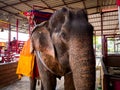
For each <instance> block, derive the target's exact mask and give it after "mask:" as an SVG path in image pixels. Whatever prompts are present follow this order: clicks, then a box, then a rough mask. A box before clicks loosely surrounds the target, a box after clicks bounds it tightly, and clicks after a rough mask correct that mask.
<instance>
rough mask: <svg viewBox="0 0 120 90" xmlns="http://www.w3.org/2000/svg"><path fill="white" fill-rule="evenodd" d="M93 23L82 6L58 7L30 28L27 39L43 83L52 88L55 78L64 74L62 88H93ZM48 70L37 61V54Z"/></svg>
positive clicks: (88, 89) (73, 89) (38, 59)
mask: <svg viewBox="0 0 120 90" xmlns="http://www.w3.org/2000/svg"><path fill="white" fill-rule="evenodd" d="M92 38H93V27H92V25H91V24H90V23H89V22H88V18H87V14H86V13H85V12H84V10H82V9H77V10H70V9H67V8H62V9H60V10H58V11H56V12H55V13H54V14H53V15H52V17H51V18H50V20H49V22H48V23H46V22H43V23H41V24H39V25H38V26H36V27H35V28H34V30H33V33H32V36H31V40H32V45H33V50H34V52H35V54H36V57H37V65H38V69H39V73H40V76H41V81H42V84H43V88H42V90H55V88H56V78H57V77H60V76H64V78H65V82H64V85H65V90H95V57H94V51H93V39H92ZM38 53H40V55H41V58H42V60H43V61H44V62H45V64H46V65H47V66H48V67H49V69H50V70H52V71H53V72H54V73H52V72H50V71H49V70H48V69H46V68H45V67H44V65H43V64H42V63H41V61H40V58H39V54H38Z"/></svg>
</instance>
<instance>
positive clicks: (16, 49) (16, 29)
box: [16, 19, 19, 53]
mask: <svg viewBox="0 0 120 90" xmlns="http://www.w3.org/2000/svg"><path fill="white" fill-rule="evenodd" d="M18 23H19V21H18V19H17V20H16V53H18Z"/></svg>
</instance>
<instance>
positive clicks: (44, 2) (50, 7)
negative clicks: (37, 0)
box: [41, 0, 55, 11]
mask: <svg viewBox="0 0 120 90" xmlns="http://www.w3.org/2000/svg"><path fill="white" fill-rule="evenodd" d="M41 1H42V2H43V3H44V4H45V5H46V6H47V7H48V8H49V9H51V10H53V11H55V9H52V8H51V7H50V6H49V5H48V4H47V3H46V2H45V1H43V0H41Z"/></svg>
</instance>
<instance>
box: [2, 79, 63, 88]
mask: <svg viewBox="0 0 120 90" xmlns="http://www.w3.org/2000/svg"><path fill="white" fill-rule="evenodd" d="M29 87H30V84H29V78H28V77H22V79H21V80H19V81H16V82H15V83H13V84H11V85H9V86H6V87H4V88H2V89H0V90H29V89H30V88H29ZM36 88H37V89H36V90H40V89H39V88H40V85H38V84H37V87H36ZM56 90H64V78H61V80H58V79H57V88H56Z"/></svg>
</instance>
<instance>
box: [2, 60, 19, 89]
mask: <svg viewBox="0 0 120 90" xmlns="http://www.w3.org/2000/svg"><path fill="white" fill-rule="evenodd" d="M16 68H17V62H13V63H8V64H1V65H0V88H2V87H4V86H6V85H9V84H11V83H13V82H15V81H16V80H18V77H17V75H16Z"/></svg>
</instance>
